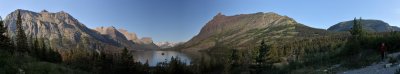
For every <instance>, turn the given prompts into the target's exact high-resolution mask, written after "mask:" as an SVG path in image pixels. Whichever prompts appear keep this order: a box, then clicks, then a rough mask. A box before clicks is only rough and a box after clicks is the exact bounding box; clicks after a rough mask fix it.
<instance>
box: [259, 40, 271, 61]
mask: <svg viewBox="0 0 400 74" xmlns="http://www.w3.org/2000/svg"><path fill="white" fill-rule="evenodd" d="M258 51H259V54H258V57H257V59H256V60H257V63H259V64H263V63H264V62H266V60H267V58H266V55H267V53H268V51H269V49H268V46H267V44H265V41H264V40H262V41H261V44H260V47H259V50H258Z"/></svg>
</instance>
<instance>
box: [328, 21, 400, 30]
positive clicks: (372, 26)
mask: <svg viewBox="0 0 400 74" xmlns="http://www.w3.org/2000/svg"><path fill="white" fill-rule="evenodd" d="M361 23H362V26H363V29H364V30H366V31H369V32H390V31H400V28H399V27H395V26H390V25H389V24H388V23H386V22H384V21H381V20H362V21H361ZM353 24H354V21H353V20H351V21H345V22H340V23H338V24H335V25H333V26H331V27H329V28H328V30H329V31H334V32H341V31H349V30H350V29H351V28H352V27H353Z"/></svg>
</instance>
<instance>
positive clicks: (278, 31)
mask: <svg viewBox="0 0 400 74" xmlns="http://www.w3.org/2000/svg"><path fill="white" fill-rule="evenodd" d="M362 24H363V29H365V30H367V31H371V32H389V31H393V30H395V31H400V30H399V28H398V27H395V26H390V25H389V24H387V23H386V22H383V21H380V20H363V21H362ZM351 27H352V21H345V22H340V23H338V24H336V25H333V26H332V27H330V28H329V29H328V30H325V29H318V28H312V27H309V26H306V25H303V24H301V23H298V22H296V21H295V20H294V19H292V18H290V17H288V16H283V15H279V14H277V13H273V12H268V13H263V12H259V13H254V14H239V15H233V16H225V15H223V14H222V13H218V14H217V15H216V16H214V17H213V19H212V20H211V21H209V22H208V23H206V25H205V26H204V27H203V28H202V29H201V31H200V33H199V34H198V35H196V36H194V37H193V38H192V39H190V40H189V41H188V42H186V43H184V44H183V45H181V46H179V47H177V48H176V49H180V50H181V51H201V50H207V49H211V48H215V47H218V46H227V47H228V48H235V49H249V48H250V49H251V48H252V47H255V46H256V45H254V44H258V43H260V42H261V41H262V40H266V42H267V43H278V44H279V42H284V41H288V40H291V39H302V38H309V37H318V36H327V35H334V34H339V32H341V31H348V30H349V29H350V28H351Z"/></svg>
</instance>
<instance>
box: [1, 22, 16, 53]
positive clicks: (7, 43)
mask: <svg viewBox="0 0 400 74" xmlns="http://www.w3.org/2000/svg"><path fill="white" fill-rule="evenodd" d="M6 32H7V27H5V26H4V24H3V19H1V17H0V49H1V50H6V51H10V52H11V51H12V49H13V44H12V43H11V39H10V38H9V37H7V36H6V35H5V33H6Z"/></svg>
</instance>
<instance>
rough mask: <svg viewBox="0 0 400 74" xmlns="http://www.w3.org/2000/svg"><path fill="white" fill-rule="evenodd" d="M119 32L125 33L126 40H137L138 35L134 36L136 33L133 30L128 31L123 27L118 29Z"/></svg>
mask: <svg viewBox="0 0 400 74" xmlns="http://www.w3.org/2000/svg"><path fill="white" fill-rule="evenodd" d="M118 31H119V32H121V33H122V34H124V35H125V37H126V38H128V40H132V41H134V40H138V37H137V36H136V33H134V32H128V30H125V29H118Z"/></svg>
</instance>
